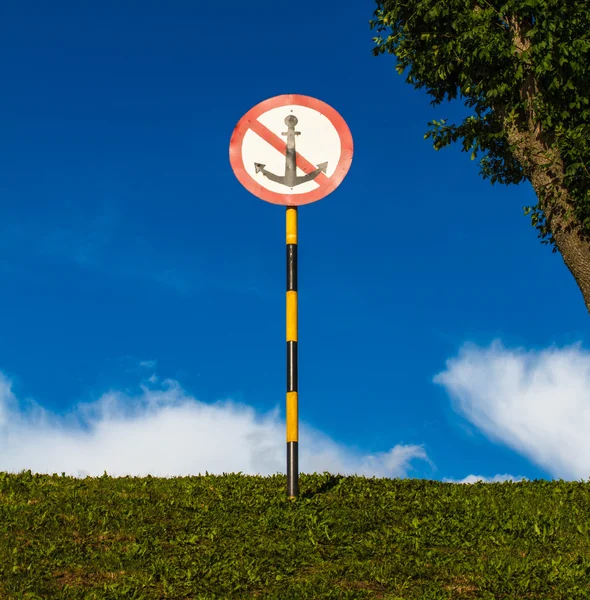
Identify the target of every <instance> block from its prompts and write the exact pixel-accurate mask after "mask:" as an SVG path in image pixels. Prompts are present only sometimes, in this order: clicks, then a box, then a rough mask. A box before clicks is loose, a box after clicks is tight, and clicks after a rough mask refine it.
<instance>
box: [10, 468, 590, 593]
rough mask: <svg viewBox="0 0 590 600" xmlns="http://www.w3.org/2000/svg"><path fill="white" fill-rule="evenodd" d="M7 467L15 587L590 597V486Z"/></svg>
mask: <svg viewBox="0 0 590 600" xmlns="http://www.w3.org/2000/svg"><path fill="white" fill-rule="evenodd" d="M285 488H286V480H285V476H284V475H282V476H281V475H275V476H272V477H253V476H245V475H241V474H231V475H223V476H213V475H205V476H195V477H176V478H155V477H150V476H148V477H145V478H138V477H135V478H133V477H121V478H111V477H108V476H107V475H106V474H105V475H103V476H102V477H98V478H91V477H87V478H86V479H75V478H72V477H64V476H61V477H60V476H58V475H56V474H55V475H53V476H50V475H33V474H31V473H30V471H27V472H21V473H19V474H8V473H0V598H2V599H4V598H11V599H12V598H15V599H20V598H22V599H24V598H28V599H42V600H46V599H49V598H51V599H53V598H64V599H65V598H80V599H82V598H84V599H87V598H125V599H132V598H137V599H139V598H145V599H148V598H150V599H151V598H154V599H155V598H158V599H159V598H174V599H188V598H194V599H198V600H201V599H202V600H206V599H213V598H216V599H217V598H219V599H233V598H268V599H276V600H290V599H293V600H300V599H301V600H303V599H309V600H320V599H327V598H334V599H346V600H352V599H361V598H367V599H369V598H382V599H389V600H394V599H404V600H410V599H432V600H434V599H436V600H439V599H440V600H442V599H445V598H465V599H467V598H486V599H490V600H492V599H494V600H496V599H514V600H516V599H518V600H523V599H529V598H530V599H533V598H535V599H538V600H541V599H543V600H546V599H553V598H559V599H563V600H576V599H578V598H579V599H582V598H590V483H585V482H564V481H552V482H549V481H543V480H535V481H528V482H526V481H525V482H518V483H511V482H507V483H495V484H483V483H478V484H473V485H459V484H451V483H441V482H438V481H429V480H420V479H374V478H373V479H367V478H364V477H343V476H333V475H330V474H329V473H324V474H323V475H319V474H314V475H305V474H303V475H300V490H301V493H300V497H299V498H298V499H297V500H294V501H289V500H288V499H287V498H286V489H285Z"/></svg>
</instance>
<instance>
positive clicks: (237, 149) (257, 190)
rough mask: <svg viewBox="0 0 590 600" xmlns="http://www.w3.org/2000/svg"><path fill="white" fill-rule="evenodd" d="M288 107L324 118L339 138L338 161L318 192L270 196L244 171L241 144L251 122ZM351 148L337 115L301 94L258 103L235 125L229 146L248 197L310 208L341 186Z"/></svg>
mask: <svg viewBox="0 0 590 600" xmlns="http://www.w3.org/2000/svg"><path fill="white" fill-rule="evenodd" d="M289 104H299V105H300V106H305V107H307V108H311V109H314V110H317V111H318V112H319V113H321V114H323V115H324V116H325V117H327V118H328V119H329V120H330V122H331V123H332V125H334V127H335V128H336V131H337V132H338V136H339V137H340V160H339V161H338V166H337V167H336V171H335V172H334V174H333V175H332V176H331V177H330V178H328V182H327V183H325V184H323V185H321V184H320V187H319V188H316V189H315V190H313V191H311V192H306V193H305V194H279V193H277V192H271V191H270V190H267V189H266V188H265V187H263V186H262V185H260V184H259V183H258V182H257V181H255V180H254V179H253V178H252V177H251V176H250V175H249V173H248V172H247V171H246V168H245V167H244V161H243V158H242V141H243V139H244V136H245V135H246V132H247V131H248V130H249V129H250V122H252V121H253V120H255V119H258V117H259V116H260V115H261V114H263V113H265V112H266V111H268V110H271V109H272V108H278V107H280V106H288V105H289ZM353 151H354V146H353V142H352V134H351V133H350V129H349V128H348V125H347V124H346V121H345V120H344V119H343V118H342V117H341V116H340V114H339V113H338V112H337V111H336V110H335V109H334V108H332V107H331V106H330V105H329V104H326V103H325V102H322V101H321V100H318V99H317V98H312V97H311V96H303V95H301V94H283V95H282V96H274V97H273V98H269V99H268V100H264V101H263V102H260V103H259V104H257V105H256V106H254V107H253V108H251V109H250V110H249V111H248V112H247V113H246V114H245V115H244V116H243V117H242V118H241V119H240V120H239V121H238V124H237V125H236V127H235V129H234V131H233V133H232V136H231V140H230V143H229V160H230V163H231V166H232V169H233V172H234V174H235V176H236V177H237V178H238V181H239V182H240V183H241V184H242V185H243V186H244V187H245V188H246V189H247V190H248V191H249V192H250V193H251V194H254V195H255V196H257V197H258V198H260V199H261V200H265V201H266V202H270V203H271V204H280V205H283V206H302V205H304V204H310V203H311V202H316V201H317V200H321V199H322V198H325V197H326V196H327V195H328V194H330V193H332V192H333V191H334V190H335V189H336V188H337V187H338V186H339V185H340V184H341V183H342V180H343V179H344V177H346V174H347V173H348V170H349V169H350V165H351V163H352V154H353Z"/></svg>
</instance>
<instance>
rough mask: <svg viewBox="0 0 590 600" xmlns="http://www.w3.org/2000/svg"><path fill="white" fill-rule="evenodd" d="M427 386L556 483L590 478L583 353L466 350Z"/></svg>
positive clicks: (587, 368)
mask: <svg viewBox="0 0 590 600" xmlns="http://www.w3.org/2000/svg"><path fill="white" fill-rule="evenodd" d="M434 382H435V383H437V384H440V385H441V386H443V387H444V389H445V390H446V392H447V393H448V394H449V396H450V398H451V399H452V401H453V404H454V408H455V410H456V411H457V412H458V413H459V414H461V415H463V416H464V417H465V418H466V419H467V420H468V421H470V422H471V423H472V424H473V425H475V426H476V427H477V428H478V429H479V430H480V431H481V432H483V433H484V434H485V435H487V436H488V437H489V438H490V439H492V440H494V441H497V442H500V443H502V444H504V445H506V446H508V447H510V448H512V449H514V450H515V451H517V452H519V453H520V454H522V455H524V456H526V457H527V458H528V459H529V460H531V461H532V462H533V463H535V464H537V465H539V466H540V467H542V468H544V469H546V470H547V471H548V472H549V473H551V474H552V475H553V476H554V477H555V478H562V479H565V480H579V479H583V480H586V479H587V478H588V477H589V476H590V436H589V435H588V432H589V431H590V353H589V352H588V351H586V350H584V349H583V348H582V347H581V344H576V345H573V346H569V347H565V348H549V349H544V350H526V349H523V348H518V349H512V350H510V349H507V348H505V347H504V346H503V345H502V343H501V342H500V341H498V340H496V341H494V342H493V343H492V344H491V345H490V346H489V347H488V348H482V347H479V346H476V345H474V344H465V345H464V346H463V347H462V348H461V350H460V352H459V354H458V356H456V357H455V358H452V359H450V360H448V361H447V363H446V369H445V370H444V371H443V372H442V373H439V374H438V375H436V377H435V378H434Z"/></svg>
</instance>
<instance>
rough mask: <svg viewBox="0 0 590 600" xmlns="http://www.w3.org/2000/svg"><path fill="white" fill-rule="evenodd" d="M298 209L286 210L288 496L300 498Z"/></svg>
mask: <svg viewBox="0 0 590 600" xmlns="http://www.w3.org/2000/svg"><path fill="white" fill-rule="evenodd" d="M297 379H298V378H297V207H296V206H288V207H287V496H288V497H289V499H293V498H297V496H298V495H299V464H298V463H299V456H298V448H297V445H298V433H299V432H298V429H299V426H298V422H299V416H298V398H297V387H298V383H297Z"/></svg>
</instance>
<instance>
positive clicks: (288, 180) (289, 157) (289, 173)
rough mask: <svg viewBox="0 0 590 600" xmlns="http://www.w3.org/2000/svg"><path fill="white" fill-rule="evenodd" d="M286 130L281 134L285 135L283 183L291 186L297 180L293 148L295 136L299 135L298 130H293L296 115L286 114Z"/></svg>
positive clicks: (295, 155)
mask: <svg viewBox="0 0 590 600" xmlns="http://www.w3.org/2000/svg"><path fill="white" fill-rule="evenodd" d="M285 125H287V132H286V133H283V135H286V136H287V152H286V155H285V185H287V186H289V187H293V186H295V185H296V181H297V154H296V150H295V136H297V135H299V134H300V132H299V131H295V125H297V117H295V116H292V115H291V116H288V117H287V118H286V119H285Z"/></svg>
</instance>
